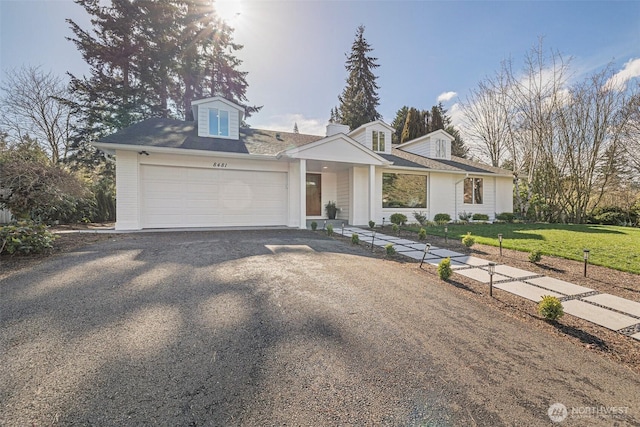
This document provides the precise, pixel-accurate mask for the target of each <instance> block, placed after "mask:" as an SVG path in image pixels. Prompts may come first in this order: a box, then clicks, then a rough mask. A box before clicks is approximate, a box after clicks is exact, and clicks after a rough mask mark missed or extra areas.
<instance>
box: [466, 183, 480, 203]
mask: <svg viewBox="0 0 640 427" xmlns="http://www.w3.org/2000/svg"><path fill="white" fill-rule="evenodd" d="M482 200H483V181H482V178H465V179H464V203H466V204H468V205H481V204H482Z"/></svg>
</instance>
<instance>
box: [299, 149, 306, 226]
mask: <svg viewBox="0 0 640 427" xmlns="http://www.w3.org/2000/svg"><path fill="white" fill-rule="evenodd" d="M300 228H301V229H303V230H304V229H306V228H307V160H306V159H300Z"/></svg>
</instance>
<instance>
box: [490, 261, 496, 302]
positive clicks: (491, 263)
mask: <svg viewBox="0 0 640 427" xmlns="http://www.w3.org/2000/svg"><path fill="white" fill-rule="evenodd" d="M495 272H496V263H495V262H490V263H489V296H490V297H492V296H493V274H494V273H495Z"/></svg>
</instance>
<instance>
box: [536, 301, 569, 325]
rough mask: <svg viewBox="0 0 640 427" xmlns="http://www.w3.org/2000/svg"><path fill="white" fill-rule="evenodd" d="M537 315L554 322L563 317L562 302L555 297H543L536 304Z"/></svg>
mask: <svg viewBox="0 0 640 427" xmlns="http://www.w3.org/2000/svg"><path fill="white" fill-rule="evenodd" d="M538 314H540V315H541V316H542V317H544V318H545V319H547V320H556V319H559V318H560V317H562V316H564V309H563V307H562V302H560V300H559V299H558V298H557V297H553V296H551V295H544V296H543V297H542V300H541V301H540V302H539V303H538Z"/></svg>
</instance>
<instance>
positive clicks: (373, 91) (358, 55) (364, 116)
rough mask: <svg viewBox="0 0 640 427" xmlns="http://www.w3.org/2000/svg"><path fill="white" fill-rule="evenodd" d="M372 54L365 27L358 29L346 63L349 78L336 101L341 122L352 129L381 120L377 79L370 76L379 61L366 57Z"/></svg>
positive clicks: (372, 75)
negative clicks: (378, 107)
mask: <svg viewBox="0 0 640 427" xmlns="http://www.w3.org/2000/svg"><path fill="white" fill-rule="evenodd" d="M372 50H373V49H372V48H371V46H370V45H369V43H368V42H367V40H366V39H365V38H364V26H362V25H360V26H359V27H358V30H357V31H356V38H355V40H354V42H353V45H352V46H351V53H350V54H349V56H348V57H347V61H346V63H345V68H346V69H347V72H348V74H349V75H348V77H347V86H346V87H345V88H344V90H343V91H342V94H341V95H340V96H339V97H338V100H339V101H340V107H339V116H340V121H341V122H342V124H345V125H349V127H350V128H351V129H355V128H357V127H359V126H361V125H363V124H365V123H368V122H371V121H374V120H378V119H380V118H382V116H381V115H380V113H378V111H377V110H376V107H377V106H378V105H379V104H380V98H379V97H378V92H377V91H378V89H379V87H378V85H377V83H376V79H377V76H375V75H374V74H373V69H375V68H377V67H379V65H378V64H377V63H376V61H377V60H378V58H374V57H372V56H368V55H369V52H371V51H372Z"/></svg>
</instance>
